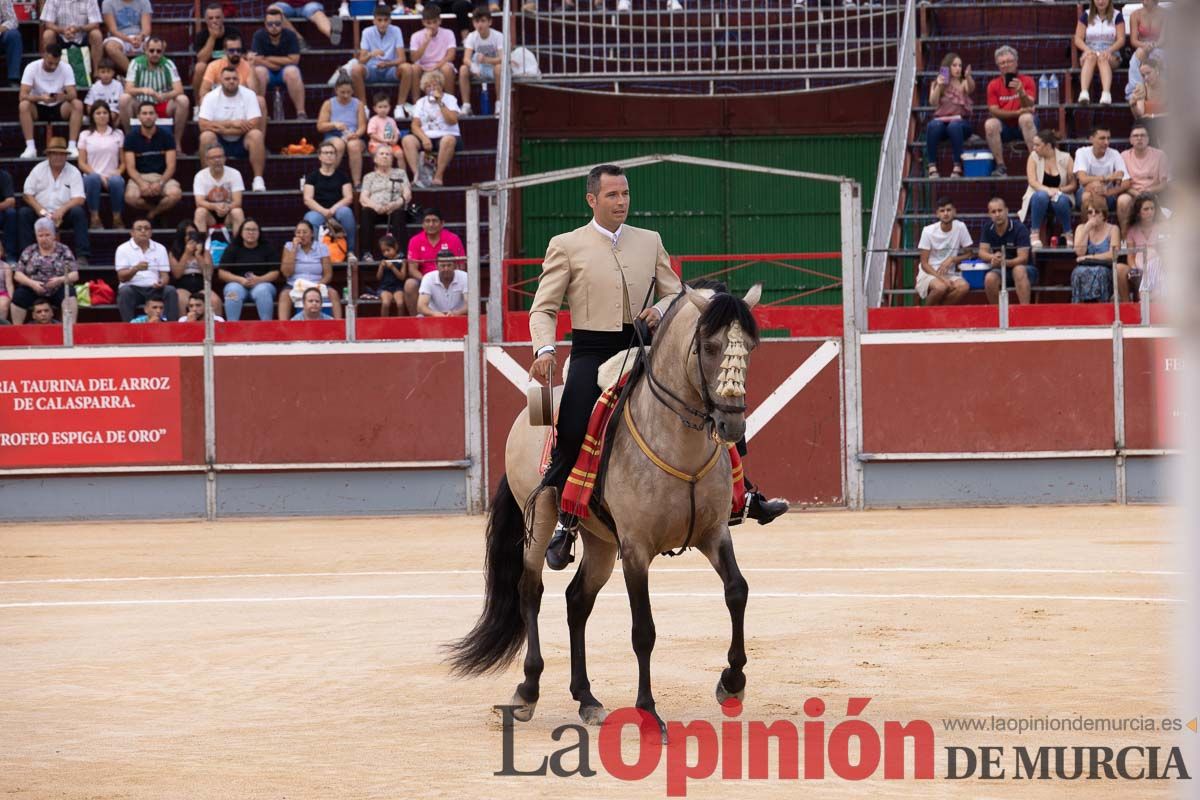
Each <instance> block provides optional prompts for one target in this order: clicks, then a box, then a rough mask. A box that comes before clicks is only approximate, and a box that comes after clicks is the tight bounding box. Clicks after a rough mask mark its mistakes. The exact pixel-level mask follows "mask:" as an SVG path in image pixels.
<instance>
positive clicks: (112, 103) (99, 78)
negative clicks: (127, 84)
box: [83, 58, 125, 123]
mask: <svg viewBox="0 0 1200 800" xmlns="http://www.w3.org/2000/svg"><path fill="white" fill-rule="evenodd" d="M116 75H117V67H116V65H115V64H113V62H112V60H111V59H108V58H102V59H100V66H98V67H96V82H95V83H93V84H92V88H90V89H88V93H87V96H86V97H84V98H83V111H84V114H86V115H87V116H89V117H90V116H91V115H92V106H94V105H95V104H96V102H97V101H99V100H103V101H104V102H106V103H108V107H109V108H118V107H119V106H120V104H121V92H123V91H125V90H124V88H123V87H122V86H121V82H120V81H118V80H115V78H116ZM121 122H122V123H124V122H125V120H121Z"/></svg>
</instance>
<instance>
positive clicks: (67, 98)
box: [17, 0, 83, 158]
mask: <svg viewBox="0 0 1200 800" xmlns="http://www.w3.org/2000/svg"><path fill="white" fill-rule="evenodd" d="M53 2H54V0H49V2H47V5H49V4H50V3H53ZM62 54H63V48H62V45H60V44H58V43H57V42H50V44H48V45H46V47H45V48H44V49H43V51H42V57H41V58H39V59H37V60H36V61H31V62H29V65H28V66H26V67H25V71H24V72H23V73H22V74H21V93H20V100H19V103H18V111H17V113H18V116H19V117H20V118H21V133H22V134H24V136H25V150H24V151H23V152H22V153H21V158H37V145H35V144H34V143H33V123H34V122H51V123H53V122H62V121H63V120H67V124H68V130H69V133H70V135H69V138H68V139H67V152H68V154H69V155H70V156H71V158H75V156H77V155H78V154H79V148H78V145H77V143H76V142H77V141H78V139H79V127H80V125H82V124H83V103H81V102H79V98H78V97H77V96H76V93H75V73H74V72H73V71H72V70H71V65H70V64H68V63H67V60H66V59H65V58H63V57H62Z"/></svg>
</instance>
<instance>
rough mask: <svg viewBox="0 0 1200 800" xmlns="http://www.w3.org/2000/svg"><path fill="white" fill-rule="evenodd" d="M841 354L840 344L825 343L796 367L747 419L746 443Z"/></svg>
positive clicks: (834, 342) (833, 342)
mask: <svg viewBox="0 0 1200 800" xmlns="http://www.w3.org/2000/svg"><path fill="white" fill-rule="evenodd" d="M839 352H841V345H840V344H839V343H838V342H836V341H832V340H831V341H828V342H825V344H823V345H821V346H820V347H818V348H817V349H816V351H814V352H813V354H812V355H811V356H809V357H808V358H806V359H805V360H804V363H803V364H801V365H800V366H798V367H796V370H795V372H793V373H792V374H791V375H788V376H787V378H786V379H784V381H783V383H781V384H779V386H777V387H775V391H773V392H771V393H770V394H769V395H767V399H766V400H763V401H762V403H761V404H759V406H758V408H756V409H754V411H753V412H751V414H750V416H748V417H747V418H746V441H747V442H748V441H750V440H751V439H753V438H754V436H755V434H757V433H758V432H759V431H761V430H762V429H763V428H765V427H766V426H767V423H768V422H770V421H771V420H772V419H774V418H775V415H776V414H778V413H779V412H780V411H782V410H783V407H784V406H786V405H787V404H788V403H790V402H791V401H792V398H793V397H795V396H796V395H798V394H800V390H801V389H803V388H804V387H805V386H807V385H808V384H809V381H811V380H812V379H813V378H815V377H817V374H818V373H819V372H820V371H821V370H823V369H824V368H825V367H826V366H827V365H828V364H829V363H830V362H831V361H833V360H834V359H835V358H837V355H838V353H839Z"/></svg>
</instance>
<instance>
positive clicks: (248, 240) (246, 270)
mask: <svg viewBox="0 0 1200 800" xmlns="http://www.w3.org/2000/svg"><path fill="white" fill-rule="evenodd" d="M279 275H280V272H279V253H278V251H276V250H275V249H274V248H273V247H271V245H270V244H269V243H267V242H265V241H263V239H262V228H261V227H260V226H259V224H258V220H255V219H247V220H246V221H245V222H243V223H242V227H241V229H240V230H239V231H238V235H237V236H235V237H234V240H233V244H232V245H230V246H229V247H228V248H227V249H226V250H225V252H224V254H222V256H221V268H220V269H219V270H217V277H219V278H220V279H221V280H222V281H224V282H225V316H227V317H228V318H229V319H230V320H233V321H234V322H236V321H238V320H240V319H241V318H242V305H243V304H245V302H246V298H247V297H250V298H251V299H252V300H253V301H254V307H255V309H256V310H257V311H258V318H259V319H260V320H268V319H271V318H272V315H273V314H274V313H275V298H276V294H277V292H276V289H275V282H276V281H278V280H279Z"/></svg>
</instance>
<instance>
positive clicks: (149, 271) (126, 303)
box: [113, 218, 179, 322]
mask: <svg viewBox="0 0 1200 800" xmlns="http://www.w3.org/2000/svg"><path fill="white" fill-rule="evenodd" d="M153 233H154V229H153V228H152V227H151V226H150V220H148V219H145V218H140V219H135V220H134V221H133V226H132V227H131V228H130V238H129V241H128V242H125V244H123V245H121V246H120V247H118V248H117V252H116V255H115V256H114V257H113V261H114V262H115V264H116V267H117V279H118V280H120V281H121V285H120V286H118V287H117V310H118V311H119V312H120V313H121V319H122V320H123V321H124V322H130V321H132V320H133V317H134V314H135V313H136V312H137V307H138V304H144V303H145V302H146V300H147V298H149V297H150V295H151V293H152V292H158V296H159V297H161V298H162V299H163V301H164V302H165V304H166V313H167V317H168V318H169V319H176V318H177V317H178V316H179V300H178V297H177V296H176V294H175V287H174V286H170V285H169V284H168V281H169V279H170V276H171V259H170V256H169V255H168V254H167V248H165V247H163V246H162V245H161V244H159V243H158V242H156V241H154V240H153V239H152V238H151V236H152V235H153Z"/></svg>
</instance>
